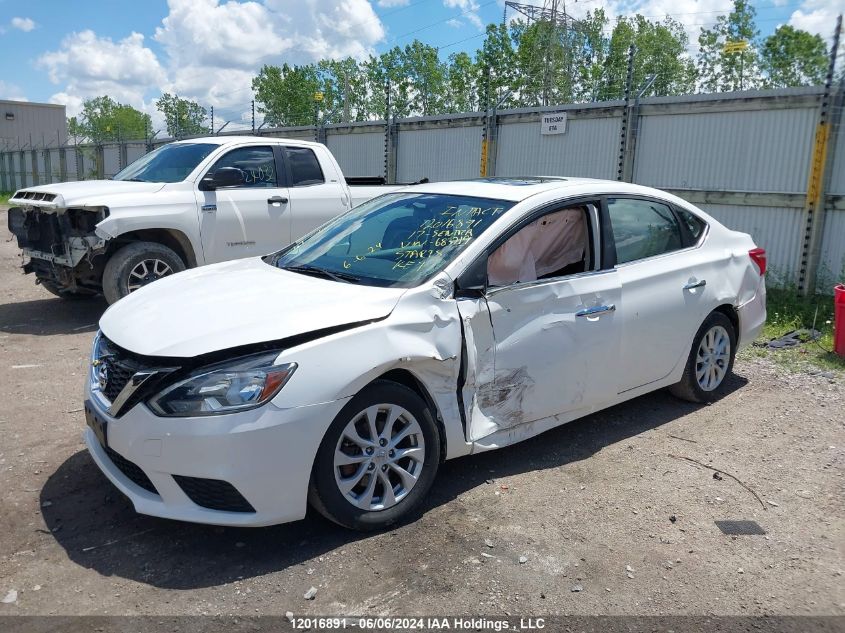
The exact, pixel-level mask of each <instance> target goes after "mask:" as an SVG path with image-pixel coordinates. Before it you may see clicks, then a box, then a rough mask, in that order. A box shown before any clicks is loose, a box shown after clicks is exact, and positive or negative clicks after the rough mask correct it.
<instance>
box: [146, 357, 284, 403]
mask: <svg viewBox="0 0 845 633" xmlns="http://www.w3.org/2000/svg"><path fill="white" fill-rule="evenodd" d="M278 355H279V353H278V352H271V353H262V354H255V355H252V356H244V357H241V358H237V359H234V360H229V361H225V362H222V363H218V364H216V365H209V366H206V367H201V368H199V369H196V370H194V371H192V372H191V373H190V374H188V377H187V378H185V379H183V380H180V381H179V382H177V383H175V384H173V385H170V386H169V387H167V388H166V389H164V390H162V391H161V392H159V393H158V394H157V395H155V396H153V397H152V398H150V400H148V404H149V405H150V408H152V410H153V411H154V412H155V413H156V414H158V415H162V416H169V417H173V416H175V417H192V416H201V415H220V414H224V413H234V412H236V411H246V410H247V409H254V408H256V407H260V406H261V405H263V404H264V403H266V402H267V401H268V400H270V399H271V398H273V396H275V395H276V394H277V393H279V390H281V388H282V387H284V386H285V383H286V382H287V381H288V380H290V377H291V376H292V375H293V372H294V371H295V370H296V363H287V364H284V365H274V364H273V362H274V361H275V360H276V357H277V356H278Z"/></svg>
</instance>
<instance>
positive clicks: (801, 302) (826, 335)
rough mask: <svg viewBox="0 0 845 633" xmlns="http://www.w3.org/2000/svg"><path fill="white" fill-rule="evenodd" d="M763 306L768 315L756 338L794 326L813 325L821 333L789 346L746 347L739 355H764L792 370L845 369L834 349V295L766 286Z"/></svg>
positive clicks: (769, 336) (766, 337)
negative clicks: (808, 294)
mask: <svg viewBox="0 0 845 633" xmlns="http://www.w3.org/2000/svg"><path fill="white" fill-rule="evenodd" d="M766 310H767V312H768V319H767V320H766V325H765V326H764V327H763V333H762V334H761V335H760V339H759V342H761V343H765V342H768V341H770V340H771V339H773V338H778V337H780V336H783V335H784V334H786V333H788V332H791V331H793V330H798V329H801V328H805V329H807V330H809V329H810V328H812V327H813V321H814V320H815V324H816V325H815V327H816V329H817V330H818V331H820V332H821V337H820V338H819V339H817V340H815V341H810V340H808V341H806V342H804V343H803V344H802V345H799V346H797V347H792V348H788V349H769V348H766V347H757V346H754V347H749V348H747V349H746V350H745V351H744V352H742V354H741V355H740V356H741V357H742V356H751V357H754V356H756V357H765V358H768V359H770V360H772V361H774V362H776V363H778V364H779V365H783V366H784V367H786V368H788V369H790V370H793V371H806V370H809V369H813V368H815V369H819V370H822V371H836V372H840V373H845V358H842V357H841V356H837V355H836V354H834V353H833V351H832V350H833V296H832V295H816V296H815V297H800V296H798V292H797V291H796V290H795V289H786V290H778V289H769V290H768V294H767V305H766Z"/></svg>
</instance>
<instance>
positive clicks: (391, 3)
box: [377, 0, 411, 7]
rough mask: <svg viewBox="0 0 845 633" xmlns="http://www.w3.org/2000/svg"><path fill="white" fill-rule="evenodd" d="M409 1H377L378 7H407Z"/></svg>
mask: <svg viewBox="0 0 845 633" xmlns="http://www.w3.org/2000/svg"><path fill="white" fill-rule="evenodd" d="M410 2H411V0H378V2H377V4H378V6H380V7H407V6H408V5H409V4H410Z"/></svg>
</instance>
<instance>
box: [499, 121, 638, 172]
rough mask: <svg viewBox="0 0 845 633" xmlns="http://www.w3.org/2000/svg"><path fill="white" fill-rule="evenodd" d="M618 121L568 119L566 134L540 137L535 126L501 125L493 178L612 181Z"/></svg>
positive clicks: (533, 123)
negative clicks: (570, 177)
mask: <svg viewBox="0 0 845 633" xmlns="http://www.w3.org/2000/svg"><path fill="white" fill-rule="evenodd" d="M621 125H622V120H621V119H620V118H617V117H607V118H590V119H578V118H571V119H570V120H569V122H568V125H567V130H566V133H564V134H553V135H547V136H542V135H541V134H540V123H539V122H524V123H506V122H505V123H503V124H502V125H501V126H500V128H499V142H498V151H497V154H496V175H497V176H576V177H584V178H609V179H612V178H615V177H616V163H617V160H618V156H619V134H620V132H621V129H622V128H621Z"/></svg>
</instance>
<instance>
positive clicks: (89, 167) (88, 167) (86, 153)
mask: <svg viewBox="0 0 845 633" xmlns="http://www.w3.org/2000/svg"><path fill="white" fill-rule="evenodd" d="M80 157H81V159H82V180H96V178H97V151H96V149H95V148H93V147H83V148H82V152H81V155H80Z"/></svg>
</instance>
